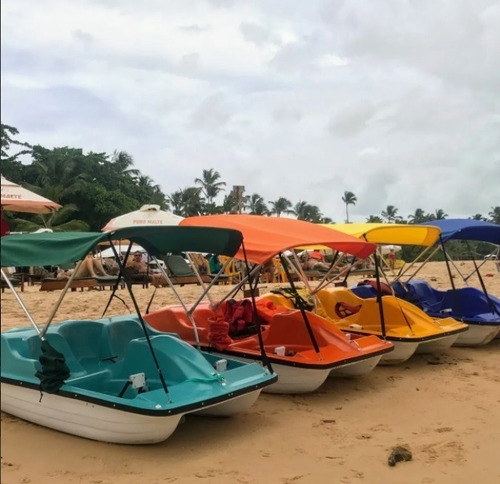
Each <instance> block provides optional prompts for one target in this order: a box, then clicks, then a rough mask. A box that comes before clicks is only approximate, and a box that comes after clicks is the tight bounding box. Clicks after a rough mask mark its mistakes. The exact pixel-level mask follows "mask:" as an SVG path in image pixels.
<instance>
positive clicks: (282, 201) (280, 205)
mask: <svg viewBox="0 0 500 484" xmlns="http://www.w3.org/2000/svg"><path fill="white" fill-rule="evenodd" d="M269 204H270V205H271V207H272V208H271V210H270V212H269V213H270V214H271V215H276V216H277V217H280V216H281V214H282V213H284V214H286V215H289V214H291V213H293V210H291V208H292V202H291V201H290V200H288V198H285V197H279V198H278V199H277V200H275V201H273V202H269Z"/></svg>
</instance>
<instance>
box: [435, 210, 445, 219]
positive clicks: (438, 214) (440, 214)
mask: <svg viewBox="0 0 500 484" xmlns="http://www.w3.org/2000/svg"><path fill="white" fill-rule="evenodd" d="M447 216H448V214H447V213H444V211H443V210H441V209H440V208H438V209H437V210H436V211H435V212H434V220H444V219H445V218H446V217H447Z"/></svg>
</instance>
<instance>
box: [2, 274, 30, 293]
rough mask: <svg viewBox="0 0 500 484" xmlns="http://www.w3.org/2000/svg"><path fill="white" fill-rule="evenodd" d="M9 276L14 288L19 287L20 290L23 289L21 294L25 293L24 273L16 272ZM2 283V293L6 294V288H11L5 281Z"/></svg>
mask: <svg viewBox="0 0 500 484" xmlns="http://www.w3.org/2000/svg"><path fill="white" fill-rule="evenodd" d="M2 271H3V269H2ZM4 274H5V273H4ZM7 276H8V278H9V280H10V282H11V283H12V285H13V286H14V287H19V289H21V292H24V273H22V272H19V273H16V272H15V273H13V274H8V273H7ZM0 282H1V285H0V287H1V288H2V292H4V291H5V288H6V287H9V286H8V285H7V282H6V281H5V280H4V279H1V280H0Z"/></svg>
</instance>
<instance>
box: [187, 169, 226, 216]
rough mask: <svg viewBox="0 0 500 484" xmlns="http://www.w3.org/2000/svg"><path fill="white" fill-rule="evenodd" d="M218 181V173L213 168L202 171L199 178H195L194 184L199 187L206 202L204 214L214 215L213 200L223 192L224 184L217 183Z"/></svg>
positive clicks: (214, 206)
mask: <svg viewBox="0 0 500 484" xmlns="http://www.w3.org/2000/svg"><path fill="white" fill-rule="evenodd" d="M219 179H220V173H219V172H218V171H216V170H214V169H213V168H210V169H208V170H203V173H202V176H201V178H196V179H195V180H194V182H195V183H196V184H198V185H201V189H202V193H203V196H204V198H205V202H206V207H205V208H206V212H207V213H215V211H216V205H215V204H214V198H215V197H217V195H218V194H219V193H220V192H221V191H223V190H224V187H225V186H226V182H223V181H218V180H219Z"/></svg>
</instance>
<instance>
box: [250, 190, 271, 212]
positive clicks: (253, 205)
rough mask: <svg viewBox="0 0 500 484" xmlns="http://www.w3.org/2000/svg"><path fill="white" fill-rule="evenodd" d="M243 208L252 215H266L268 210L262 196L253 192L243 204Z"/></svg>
mask: <svg viewBox="0 0 500 484" xmlns="http://www.w3.org/2000/svg"><path fill="white" fill-rule="evenodd" d="M245 208H246V209H247V210H248V212H249V213H250V214H253V215H268V214H269V210H268V208H267V206H266V203H265V202H264V198H263V197H261V196H260V195H259V194H258V193H253V194H252V195H251V196H250V198H249V199H248V201H247V203H246V204H245Z"/></svg>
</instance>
